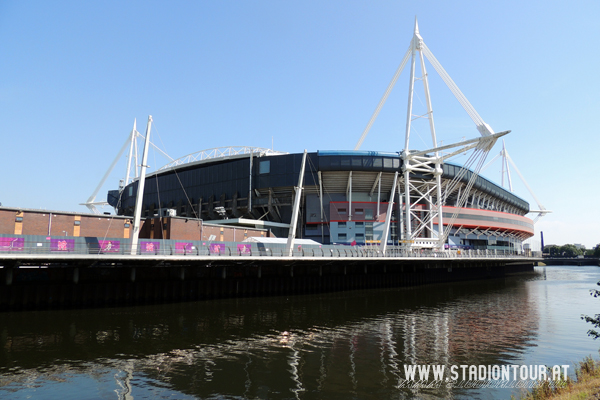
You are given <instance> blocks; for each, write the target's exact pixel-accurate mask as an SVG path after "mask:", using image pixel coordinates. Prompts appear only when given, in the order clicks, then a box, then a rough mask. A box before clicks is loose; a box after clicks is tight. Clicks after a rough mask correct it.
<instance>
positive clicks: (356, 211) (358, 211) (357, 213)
mask: <svg viewBox="0 0 600 400" xmlns="http://www.w3.org/2000/svg"><path fill="white" fill-rule="evenodd" d="M364 213H365V210H364V209H362V208H357V209H356V210H354V214H355V215H363V214H364Z"/></svg>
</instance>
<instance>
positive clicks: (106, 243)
mask: <svg viewBox="0 0 600 400" xmlns="http://www.w3.org/2000/svg"><path fill="white" fill-rule="evenodd" d="M98 244H100V251H102V252H103V253H118V252H119V250H120V249H121V241H120V240H98Z"/></svg>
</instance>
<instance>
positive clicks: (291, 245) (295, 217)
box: [285, 149, 306, 257]
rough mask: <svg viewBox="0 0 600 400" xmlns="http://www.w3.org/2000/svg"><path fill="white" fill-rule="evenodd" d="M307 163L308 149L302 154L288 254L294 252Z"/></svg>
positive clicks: (287, 247) (287, 248) (288, 241)
mask: <svg viewBox="0 0 600 400" xmlns="http://www.w3.org/2000/svg"><path fill="white" fill-rule="evenodd" d="M305 165H306V149H304V155H303V156H302V165H301V167H300V177H299V178H298V186H296V188H295V189H296V198H295V199H294V209H293V211H292V220H291V221H290V232H289V234H288V240H287V245H286V248H285V250H286V254H287V255H288V256H290V257H291V256H292V255H293V254H294V238H295V237H296V225H298V211H299V209H300V200H301V198H302V186H303V184H302V183H303V181H304V167H305Z"/></svg>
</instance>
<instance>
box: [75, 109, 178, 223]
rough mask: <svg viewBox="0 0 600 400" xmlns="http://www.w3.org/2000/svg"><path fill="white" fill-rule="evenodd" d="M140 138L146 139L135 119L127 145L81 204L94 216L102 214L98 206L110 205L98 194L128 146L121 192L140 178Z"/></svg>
mask: <svg viewBox="0 0 600 400" xmlns="http://www.w3.org/2000/svg"><path fill="white" fill-rule="evenodd" d="M138 138H142V139H144V138H145V137H144V136H143V135H142V134H140V133H139V132H138V131H137V129H136V120H135V119H134V120H133V129H132V130H131V132H130V133H129V136H128V137H127V140H125V143H123V146H122V147H121V150H119V153H118V154H117V156H116V157H115V159H114V160H113V162H112V163H111V164H110V166H109V167H108V169H107V170H106V173H105V174H104V176H103V177H102V179H101V180H100V183H98V186H96V189H94V192H93V193H92V195H91V196H90V197H89V198H88V199H87V201H86V202H85V203H81V204H80V205H82V206H86V207H87V208H88V209H89V210H90V211H91V212H93V213H94V214H100V211H98V209H97V208H96V206H102V207H103V206H106V205H108V202H106V201H96V196H97V195H98V192H99V191H100V189H102V186H103V185H104V183H105V182H106V179H107V178H108V177H109V175H110V174H111V172H112V171H113V169H114V168H115V165H116V164H117V162H118V161H119V159H120V158H121V156H122V155H123V153H124V152H125V149H127V146H129V155H128V157H127V168H126V172H125V179H123V180H121V181H120V182H119V191H122V190H123V188H125V186H127V185H128V184H129V183H130V182H133V181H134V180H135V179H138V178H139V170H138V165H139V164H138V146H137V139H138ZM150 145H151V146H152V147H154V148H155V149H156V150H157V151H158V152H160V153H161V154H162V155H163V156H165V157H166V158H168V159H169V160H170V161H173V158H171V157H170V156H169V155H168V154H167V153H165V152H164V151H162V150H161V149H159V148H158V147H157V146H156V145H155V144H154V143H150ZM132 162H133V163H134V164H133V169H134V171H135V178H134V177H131V168H132Z"/></svg>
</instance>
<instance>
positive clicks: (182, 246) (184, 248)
mask: <svg viewBox="0 0 600 400" xmlns="http://www.w3.org/2000/svg"><path fill="white" fill-rule="evenodd" d="M193 247H194V243H183V242H178V243H175V253H178V254H187V253H191V252H192V250H193Z"/></svg>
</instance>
